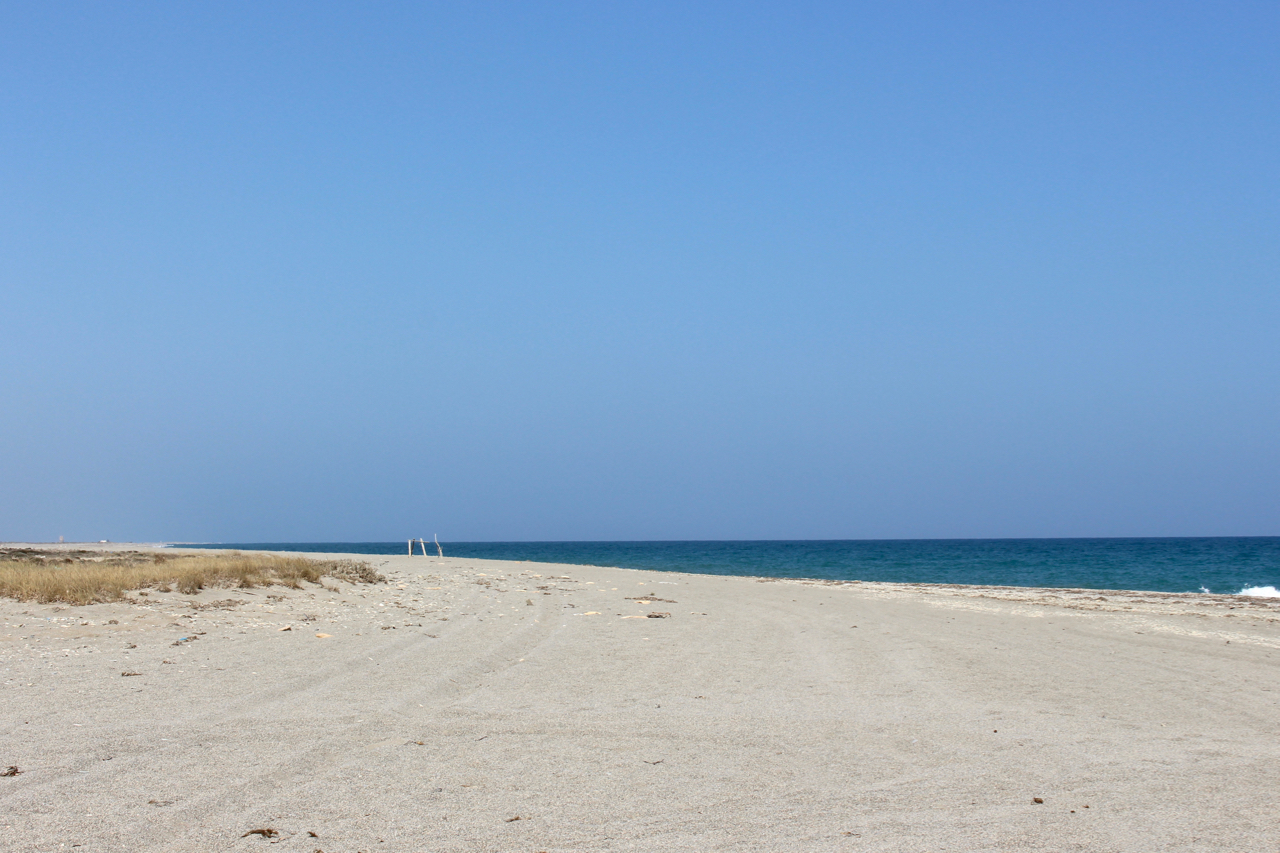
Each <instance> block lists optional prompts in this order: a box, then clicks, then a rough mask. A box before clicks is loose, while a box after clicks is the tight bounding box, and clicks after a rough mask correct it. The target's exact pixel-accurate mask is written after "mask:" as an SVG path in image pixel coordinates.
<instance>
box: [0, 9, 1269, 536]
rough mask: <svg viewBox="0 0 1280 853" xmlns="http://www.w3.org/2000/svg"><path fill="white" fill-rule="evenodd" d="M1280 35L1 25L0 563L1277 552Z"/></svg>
mask: <svg viewBox="0 0 1280 853" xmlns="http://www.w3.org/2000/svg"><path fill="white" fill-rule="evenodd" d="M1277 43H1280V8H1278V7H1276V6H1275V5H1274V4H1269V3H1225V4H1214V5H1212V6H1211V5H1208V4H1178V3H1159V4H1155V3H1150V4H1134V3H1119V4H1117V3H1105V4H1104V3H1096V4H1089V3H1078V4H1061V5H1060V6H1054V5H1052V4H1025V3H1017V4H1014V3H1010V4H1005V5H999V4H978V3H967V4H960V3H915V4H913V3H901V4H863V5H858V4H850V3H840V4H835V3H832V4H826V3H808V4H793V3H789V4H782V3H776V4H754V5H753V4H742V3H734V4H662V3H654V2H648V3H643V4H638V3H637V4H623V3H617V4H595V3H593V4H585V3H584V4H566V3H558V4H545V5H541V6H537V5H532V4H440V5H434V6H433V5H427V4H395V3H380V4H346V5H343V4H323V3H306V4H303V3H296V4H295V3H242V4H235V3H220V4H180V3H155V4H91V3H67V4H56V5H55V4H6V5H4V6H0V324H2V325H0V329H2V330H3V331H2V333H0V484H2V486H3V487H2V488H0V539H9V540H14V539H46V540H47V539H56V538H57V537H58V536H59V535H65V536H66V537H67V538H68V539H101V538H109V539H113V540H126V539H153V540H160V539H167V540H185V541H300V540H311V541H333V540H348V541H350V540H395V539H400V538H404V537H407V536H410V535H413V536H419V535H425V536H430V535H431V534H432V533H439V534H440V536H441V538H442V540H454V541H459V540H486V539H488V540H524V539H553V540H554V539H699V538H729V539H737V538H796V539H799V538H915V537H1003V536H1130V535H1132V536H1145V535H1150V536H1178V535H1276V534H1280V443H1278V442H1277V441H1276V438H1275V437H1276V436H1277V435H1280V393H1278V392H1280V343H1278V341H1280V333H1278V330H1280V276H1278V273H1280V239H1277V234H1278V226H1280V181H1278V180H1277V179H1278V178H1280V97H1278V96H1280V53H1278V52H1277V51H1276V50H1275V45H1276V44H1277Z"/></svg>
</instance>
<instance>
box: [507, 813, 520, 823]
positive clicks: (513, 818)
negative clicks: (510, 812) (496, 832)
mask: <svg viewBox="0 0 1280 853" xmlns="http://www.w3.org/2000/svg"><path fill="white" fill-rule="evenodd" d="M515 820H524V818H522V817H520V815H516V816H515V817H509V818H507V823H511V822H512V821H515Z"/></svg>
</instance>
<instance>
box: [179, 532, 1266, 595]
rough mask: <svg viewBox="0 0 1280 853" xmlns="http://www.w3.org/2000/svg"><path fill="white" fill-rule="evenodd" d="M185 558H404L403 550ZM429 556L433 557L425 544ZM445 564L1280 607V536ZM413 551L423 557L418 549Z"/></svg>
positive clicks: (842, 546) (933, 544)
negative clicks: (1154, 595)
mask: <svg viewBox="0 0 1280 853" xmlns="http://www.w3.org/2000/svg"><path fill="white" fill-rule="evenodd" d="M182 547H187V548H191V547H207V548H238V549H242V550H264V551H303V552H338V553H354V554H406V553H407V552H408V543H407V541H406V540H403V539H402V540H400V541H399V542H225V543H199V544H184V545H182ZM426 547H427V552H428V553H429V554H432V555H434V554H436V546H435V544H434V543H433V542H431V541H430V540H428V541H427V542H426ZM440 547H441V548H442V549H443V551H444V554H445V556H446V557H471V558H477V559H486V560H531V561H534V562H539V563H570V564H577V565H591V566H617V567H619V568H628V569H649V570H654V571H661V572H694V573H698V574H709V575H740V576H750V577H775V578H816V579H825V580H842V581H850V580H860V581H882V582H888V583H932V584H978V585H983V586H1022V587H1054V588H1065V589H1111V590H1143V591H1151V592H1200V593H1213V594H1237V595H1249V596H1261V597H1280V591H1277V587H1280V537H1277V536H1256V537H1213V538H1176V539H902V540H899V539H889V540H870V539H853V540H800V541H762V540H748V541H728V542H719V541H702V540H698V541H685V542H652V541H648V542H447V541H445V542H441V543H440ZM414 550H415V552H416V553H418V554H421V553H422V552H421V549H420V548H419V547H418V545H417V544H416V543H415V545H414Z"/></svg>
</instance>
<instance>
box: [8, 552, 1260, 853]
mask: <svg viewBox="0 0 1280 853" xmlns="http://www.w3.org/2000/svg"><path fill="white" fill-rule="evenodd" d="M41 547H49V546H41ZM68 547H69V546H68ZM77 547H86V546H77ZM87 547H107V546H87ZM112 547H117V548H118V547H135V546H112ZM309 556H316V557H318V556H320V555H309ZM338 556H339V557H351V558H354V559H359V560H364V561H368V562H369V563H370V564H372V565H373V566H374V567H375V568H377V569H378V570H379V571H380V572H382V573H383V574H384V575H386V576H387V577H388V578H389V583H386V584H380V585H375V586H368V585H352V584H349V583H345V582H336V581H332V580H327V581H326V583H327V584H328V586H329V587H331V588H333V589H328V590H326V589H322V588H320V587H317V586H312V585H307V588H306V589H303V590H286V589H282V588H258V589H252V590H229V589H214V590H205V591H203V592H201V593H200V594H198V595H196V596H187V595H182V594H178V593H168V594H159V593H151V594H150V595H148V596H146V597H135V600H134V601H132V602H122V603H114V604H99V605H90V606H86V607H66V606H59V605H32V604H27V603H22V602H15V601H12V600H5V599H0V688H2V689H0V772H3V771H4V769H5V767H8V766H14V767H17V768H18V770H19V773H18V775H14V776H7V777H3V778H0V832H2V833H3V835H0V838H2V839H3V840H2V841H0V849H4V850H13V851H43V850H60V849H66V850H70V849H72V847H73V845H80V846H79V847H76V848H75V849H77V850H84V851H92V850H102V851H117V850H119V851H124V850H174V851H178V850H192V851H196V850H251V849H258V848H265V846H266V845H267V844H271V843H274V844H277V845H280V846H282V847H284V848H288V849H296V850H305V851H306V853H314V851H315V850H317V849H318V850H323V851H325V853H338V851H356V850H366V851H368V850H389V851H412V850H424V851H425V850H430V851H454V850H456V851H463V850H494V851H499V850H500V851H518V850H528V851H539V850H542V851H557V850H637V851H644V850H714V849H725V850H729V849H732V850H814V851H819V850H821V851H826V850H835V851H839V850H851V851H853V850H859V851H861V850H903V851H906V850H913V851H914V850H934V849H946V850H1055V851H1057V850H1090V851H1111V850H1114V851H1134V850H1187V851H1191V850H1197V851H1202V850H1210V851H1212V850H1223V851H1227V850H1232V851H1239V850H1265V849H1275V848H1276V847H1277V846H1280V829H1278V828H1277V820H1276V818H1277V809H1276V806H1275V803H1274V793H1275V791H1277V790H1280V761H1278V760H1277V759H1278V758H1280V749H1278V748H1277V746H1276V743H1275V741H1276V738H1275V731H1276V730H1277V728H1280V677H1277V676H1280V601H1277V600H1275V599H1247V598H1242V597H1240V596H1198V595H1168V594H1158V593H1123V592H1120V593H1117V592H1098V591H1094V590H1074V591H1065V590H1028V589H1018V588H1004V587H937V586H927V585H895V584H873V583H826V582H816V581H795V580H770V579H755V578H739V577H719V576H706V575H692V574H675V573H665V572H643V571H632V570H624V569H610V568H599V567H584V566H566V565H552V564H540V563H516V562H502V561H484V560H471V559H462V558H456V559H454V558H445V559H438V558H435V557H421V556H419V557H405V556H399V557H386V556H369V555H338ZM651 614H652V616H651ZM658 614H667V615H661V616H660V615H658ZM284 629H287V630H284ZM124 672H130V673H137V675H127V676H126V675H122V673H124ZM1037 798H1038V799H1039V800H1041V801H1042V802H1036V801H1035V800H1036V799H1037ZM254 829H263V830H271V831H273V832H274V833H276V834H275V835H273V836H264V835H249V836H247V837H245V836H244V833H246V832H249V831H251V830H254ZM309 833H315V835H314V836H313V835H310V834H309Z"/></svg>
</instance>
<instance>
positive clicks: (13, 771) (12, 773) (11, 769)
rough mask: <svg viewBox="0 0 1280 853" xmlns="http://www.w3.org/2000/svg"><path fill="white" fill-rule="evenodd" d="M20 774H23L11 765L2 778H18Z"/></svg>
mask: <svg viewBox="0 0 1280 853" xmlns="http://www.w3.org/2000/svg"><path fill="white" fill-rule="evenodd" d="M20 773H22V771H21V770H19V769H18V768H16V767H14V766H13V765H12V764H11V765H9V767H8V768H6V769H5V771H4V772H3V773H0V776H17V775H19V774H20Z"/></svg>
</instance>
